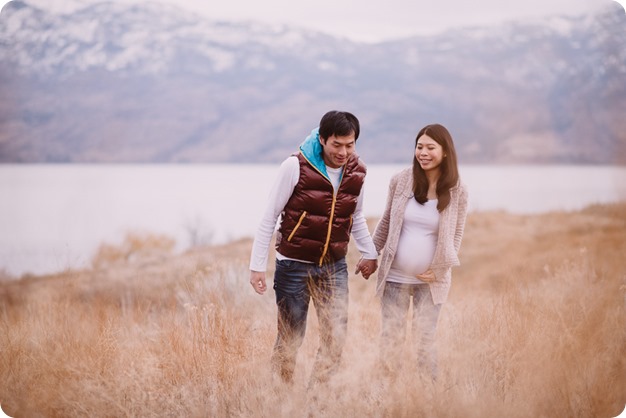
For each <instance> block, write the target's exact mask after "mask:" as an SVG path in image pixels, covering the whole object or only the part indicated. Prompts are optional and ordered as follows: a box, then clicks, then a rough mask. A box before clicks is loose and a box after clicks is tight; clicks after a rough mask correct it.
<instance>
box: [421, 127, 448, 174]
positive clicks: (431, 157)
mask: <svg viewBox="0 0 626 418" xmlns="http://www.w3.org/2000/svg"><path fill="white" fill-rule="evenodd" d="M415 158H416V159H417V162H418V163H419V165H420V166H421V167H422V169H423V170H424V171H430V170H439V166H440V165H441V162H442V161H443V158H444V154H443V147H442V146H441V145H439V144H438V143H437V141H435V140H434V139H432V138H431V137H429V136H428V135H422V136H420V137H419V139H418V140H417V146H416V147H415Z"/></svg>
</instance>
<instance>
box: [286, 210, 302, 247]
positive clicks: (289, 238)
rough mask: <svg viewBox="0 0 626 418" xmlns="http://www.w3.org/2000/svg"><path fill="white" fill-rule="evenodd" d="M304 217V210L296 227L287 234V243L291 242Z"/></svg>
mask: <svg viewBox="0 0 626 418" xmlns="http://www.w3.org/2000/svg"><path fill="white" fill-rule="evenodd" d="M305 216H306V210H305V211H304V212H302V215H300V219H298V223H297V224H296V226H295V227H294V228H293V231H291V234H289V237H287V241H291V238H293V235H294V234H295V233H296V231H297V230H298V228H300V224H301V223H302V221H303V220H304V217H305Z"/></svg>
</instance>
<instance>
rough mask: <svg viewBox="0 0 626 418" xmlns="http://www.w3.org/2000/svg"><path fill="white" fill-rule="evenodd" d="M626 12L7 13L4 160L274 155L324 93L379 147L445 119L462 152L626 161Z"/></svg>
mask: <svg viewBox="0 0 626 418" xmlns="http://www.w3.org/2000/svg"><path fill="white" fill-rule="evenodd" d="M625 23H626V15H625V14H624V10H623V9H621V8H620V7H619V6H617V4H615V7H609V8H608V9H606V10H605V11H603V12H602V13H599V14H597V15H593V16H581V17H578V18H572V17H553V18H547V19H544V20H534V21H521V22H510V23H508V24H506V25H501V26H494V27H489V28H464V29H458V30H453V31H447V32H444V33H441V34H439V35H436V36H416V37H411V38H407V39H403V40H398V41H394V42H384V43H379V44H363V43H356V42H351V41H348V40H345V39H337V38H334V37H331V36H329V35H325V34H323V33H318V32H313V31H310V30H302V29H300V28H295V27H287V26H270V25H262V24H259V23H255V22H225V21H213V20H209V19H206V18H204V17H200V16H198V15H195V14H192V13H187V12H184V11H182V10H180V9H177V8H174V7H170V6H165V5H162V4H158V3H147V4H142V5H127V4H118V3H113V2H105V3H98V4H94V5H90V6H86V7H84V8H82V9H80V10H78V11H75V12H73V13H69V14H53V13H49V12H46V11H45V10H42V9H39V8H36V7H33V6H31V5H29V4H28V3H26V2H22V1H13V2H10V3H9V4H8V5H6V6H5V7H4V9H3V10H2V13H1V15H0V162H4V163H12V162H13V163H14V162H246V163H249V162H278V161H281V160H282V159H283V158H284V157H286V156H287V155H288V154H290V153H291V152H293V150H295V149H296V147H297V145H298V144H299V143H300V142H301V141H302V140H303V139H304V137H305V136H306V135H307V134H308V132H309V131H310V130H311V129H312V128H313V127H315V126H316V125H317V123H318V122H319V119H320V118H321V116H322V114H323V113H324V112H325V111H327V110H330V109H342V110H349V111H352V112H353V113H355V114H356V115H357V116H358V117H359V119H360V120H361V123H362V133H361V137H360V138H359V141H358V143H357V145H358V150H359V153H360V155H361V156H362V157H363V158H364V159H365V160H366V161H367V162H370V163H397V162H407V163H408V162H410V161H411V158H412V152H413V146H414V140H415V134H416V133H417V131H418V130H419V129H420V128H421V127H422V126H423V125H425V124H428V123H433V122H439V123H442V124H444V125H446V126H447V127H448V128H449V129H450V131H451V132H452V134H453V137H454V139H455V143H456V146H457V150H458V153H459V160H460V161H461V162H462V163H580V164H583V163H584V164H624V163H626V118H624V116H623V115H625V114H626V32H625V28H626V25H625Z"/></svg>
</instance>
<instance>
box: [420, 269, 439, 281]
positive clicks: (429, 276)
mask: <svg viewBox="0 0 626 418" xmlns="http://www.w3.org/2000/svg"><path fill="white" fill-rule="evenodd" d="M417 278H418V279H420V280H421V281H423V282H426V283H431V282H434V281H435V273H433V271H432V270H431V269H428V270H426V271H425V272H424V273H422V274H418V275H417Z"/></svg>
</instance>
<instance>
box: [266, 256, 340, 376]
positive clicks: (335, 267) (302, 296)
mask: <svg viewBox="0 0 626 418" xmlns="http://www.w3.org/2000/svg"><path fill="white" fill-rule="evenodd" d="M274 290H275V291H276V305H277V307H278V335H277V337H276V343H275V344H274V351H273V353H272V368H273V370H274V372H276V373H277V374H278V375H279V376H280V377H281V378H282V379H283V381H285V382H292V380H293V373H294V369H295V365H296V357H297V354H298V349H299V348H300V346H301V345H302V340H303V339H304V334H305V332H306V321H307V314H308V310H309V302H310V300H311V299H313V303H314V305H315V310H316V312H317V318H318V322H319V329H320V343H319V349H318V351H317V356H316V359H315V364H314V365H313V370H312V372H311V382H310V383H311V384H315V383H317V382H324V381H327V380H328V378H329V377H330V375H332V373H333V372H334V371H335V370H336V369H337V367H338V366H339V362H340V360H341V352H342V351H343V346H344V343H345V340H346V331H347V326H348V269H347V265H346V260H345V258H343V259H341V260H339V261H336V262H334V263H328V264H324V265H322V266H319V265H318V264H309V263H301V262H298V261H293V260H276V273H275V275H274Z"/></svg>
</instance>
